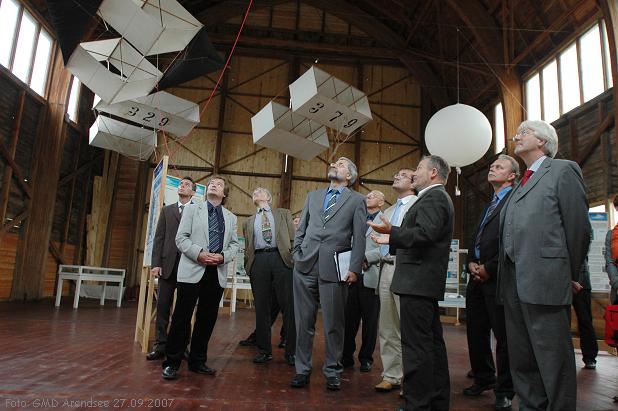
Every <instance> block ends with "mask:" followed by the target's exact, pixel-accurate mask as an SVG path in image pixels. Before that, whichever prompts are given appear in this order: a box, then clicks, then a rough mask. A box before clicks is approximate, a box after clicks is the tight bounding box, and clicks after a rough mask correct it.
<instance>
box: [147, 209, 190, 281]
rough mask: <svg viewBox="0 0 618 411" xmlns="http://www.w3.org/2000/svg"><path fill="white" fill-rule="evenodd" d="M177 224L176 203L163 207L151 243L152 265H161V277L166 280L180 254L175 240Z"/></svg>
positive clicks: (178, 218)
mask: <svg viewBox="0 0 618 411" xmlns="http://www.w3.org/2000/svg"><path fill="white" fill-rule="evenodd" d="M187 205H188V204H187ZM178 224H180V212H179V211H178V203H174V204H170V205H167V206H165V207H163V209H162V210H161V215H159V221H158V222H157V230H156V231H155V236H154V241H153V245H152V267H161V277H162V278H164V279H166V280H167V279H168V278H169V277H170V275H172V271H174V264H175V263H176V258H177V257H178V254H180V251H178V247H176V241H175V240H176V232H177V231H178Z"/></svg>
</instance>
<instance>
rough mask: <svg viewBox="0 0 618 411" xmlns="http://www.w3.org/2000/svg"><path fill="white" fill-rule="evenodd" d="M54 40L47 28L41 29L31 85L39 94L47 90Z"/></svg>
mask: <svg viewBox="0 0 618 411" xmlns="http://www.w3.org/2000/svg"><path fill="white" fill-rule="evenodd" d="M51 45H52V40H51V37H50V36H49V34H47V32H46V31H45V30H41V33H40V34H39V41H38V45H37V47H36V56H35V57H34V67H33V68H32V79H31V80H30V87H32V89H33V90H34V91H36V92H37V93H38V94H39V95H41V96H42V95H43V93H44V92H45V82H46V81H47V70H48V67H49V56H50V54H51Z"/></svg>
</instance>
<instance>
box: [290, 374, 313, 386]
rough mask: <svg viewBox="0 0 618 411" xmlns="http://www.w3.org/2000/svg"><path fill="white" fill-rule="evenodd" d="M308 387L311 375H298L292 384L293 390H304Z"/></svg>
mask: <svg viewBox="0 0 618 411" xmlns="http://www.w3.org/2000/svg"><path fill="white" fill-rule="evenodd" d="M307 385H309V375H307V374H296V375H295V376H294V378H292V382H290V386H291V387H292V388H304V387H306V386H307Z"/></svg>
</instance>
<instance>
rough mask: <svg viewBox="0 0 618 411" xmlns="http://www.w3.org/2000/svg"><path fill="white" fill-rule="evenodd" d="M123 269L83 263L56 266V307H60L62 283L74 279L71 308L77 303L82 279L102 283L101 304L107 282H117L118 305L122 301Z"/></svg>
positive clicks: (103, 301) (103, 302)
mask: <svg viewBox="0 0 618 411" xmlns="http://www.w3.org/2000/svg"><path fill="white" fill-rule="evenodd" d="M124 276H125V270H122V269H119V268H106V267H89V266H85V265H60V266H59V267H58V286H57V287H56V307H60V299H61V298H62V283H63V281H64V280H74V281H75V297H74V298H73V308H77V306H78V305H79V293H80V290H81V286H82V281H97V282H102V283H103V290H102V292H101V305H104V304H105V291H106V289H107V283H117V284H118V300H117V302H116V306H118V307H120V304H121V302H122V291H123V284H124Z"/></svg>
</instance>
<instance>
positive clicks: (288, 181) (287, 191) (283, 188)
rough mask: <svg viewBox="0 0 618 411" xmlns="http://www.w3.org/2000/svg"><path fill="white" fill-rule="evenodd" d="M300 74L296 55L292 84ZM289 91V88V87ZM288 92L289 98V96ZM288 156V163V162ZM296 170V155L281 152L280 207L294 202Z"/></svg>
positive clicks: (291, 69) (292, 62) (290, 79)
mask: <svg viewBox="0 0 618 411" xmlns="http://www.w3.org/2000/svg"><path fill="white" fill-rule="evenodd" d="M299 75H300V64H299V62H298V59H297V58H296V57H292V59H291V60H290V69H289V71H288V83H289V84H292V82H294V81H295V80H296V79H297V78H298V76H299ZM287 90H288V93H289V88H288V89H287ZM289 97H290V96H289V94H288V98H289ZM286 158H287V163H286ZM293 171H294V157H292V156H286V155H285V154H281V184H280V186H279V192H280V195H279V207H281V208H288V209H289V208H290V207H291V203H292V174H293Z"/></svg>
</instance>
